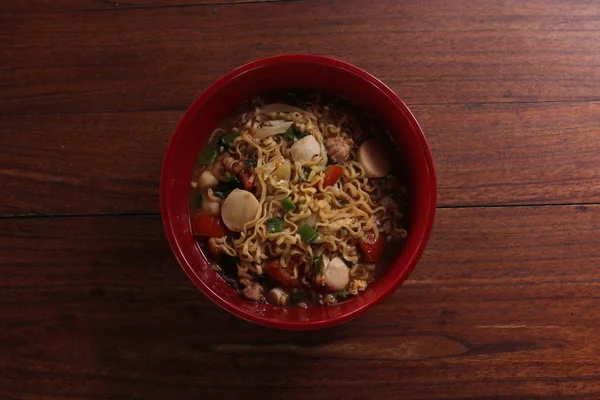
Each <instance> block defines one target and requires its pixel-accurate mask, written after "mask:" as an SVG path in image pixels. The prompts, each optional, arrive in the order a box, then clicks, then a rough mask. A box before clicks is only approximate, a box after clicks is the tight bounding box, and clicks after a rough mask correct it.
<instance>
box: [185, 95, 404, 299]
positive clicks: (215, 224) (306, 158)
mask: <svg viewBox="0 0 600 400" xmlns="http://www.w3.org/2000/svg"><path fill="white" fill-rule="evenodd" d="M335 106H336V104H335V102H334V104H332V105H323V103H322V102H320V101H319V100H318V99H317V100H316V101H314V102H309V103H307V104H305V105H304V106H303V107H295V106H291V105H288V104H283V103H279V102H274V103H269V104H264V103H263V102H262V100H261V99H259V100H256V101H255V102H254V108H253V109H252V110H249V111H247V112H246V113H243V114H242V115H240V116H239V117H238V118H237V119H236V120H235V122H234V124H233V126H232V127H231V128H230V130H229V131H224V130H223V129H218V130H217V131H216V132H215V133H214V135H213V137H214V138H213V139H214V140H218V142H217V145H216V147H215V146H213V148H216V151H217V155H216V158H215V157H214V154H213V155H212V156H213V157H211V155H210V154H209V155H208V157H206V154H203V155H202V156H201V157H200V158H201V163H204V165H203V166H201V167H200V168H199V169H198V170H197V171H196V172H195V173H194V178H193V181H192V187H193V188H194V189H195V190H196V191H197V192H199V193H196V195H197V196H200V198H201V199H202V206H201V207H200V208H199V210H198V211H197V213H196V214H195V215H194V221H193V229H194V232H195V234H196V235H197V236H198V237H204V238H206V237H208V239H207V246H208V249H209V251H210V253H212V254H213V256H215V257H221V258H224V257H225V258H227V260H226V262H223V261H222V264H224V265H225V264H227V265H229V266H230V267H224V266H223V265H222V266H221V268H220V269H221V270H223V271H224V273H225V274H226V275H228V276H229V280H230V281H233V282H234V286H236V287H237V288H238V289H239V290H240V291H241V293H242V295H243V296H244V297H246V298H248V299H249V300H254V301H267V302H270V303H272V304H275V305H294V304H296V305H300V306H308V305H313V304H314V305H317V304H334V303H336V302H338V301H342V300H344V299H346V298H347V296H352V295H356V294H358V293H359V292H360V291H362V290H365V288H366V287H367V286H368V284H369V282H371V281H372V280H373V279H375V277H376V272H377V270H378V269H377V268H376V263H377V262H378V261H379V260H380V259H381V258H382V256H383V252H384V251H385V249H386V247H387V248H389V247H391V245H392V244H393V243H398V241H400V240H402V239H403V238H405V237H406V235H407V231H406V230H405V229H404V228H403V226H402V218H403V212H402V211H403V208H404V198H405V193H406V189H405V188H404V187H403V186H402V185H401V183H400V181H399V180H398V178H397V177H396V176H394V175H391V174H390V168H391V167H390V161H389V155H388V154H387V152H388V150H387V149H386V148H385V147H384V146H383V145H381V144H380V143H379V142H378V140H377V139H376V138H368V137H367V136H368V135H367V134H366V132H365V130H364V129H362V127H361V124H360V123H359V122H358V121H357V119H356V118H355V117H354V116H353V115H350V114H349V113H347V112H344V111H343V110H338V109H336V107H335ZM381 133H383V132H381ZM211 151H214V150H211ZM211 158H212V159H211ZM202 161H204V162H202ZM210 218H213V219H210ZM226 228H227V229H226ZM232 266H234V267H232Z"/></svg>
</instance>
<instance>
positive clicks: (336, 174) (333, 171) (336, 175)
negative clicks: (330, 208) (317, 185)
mask: <svg viewBox="0 0 600 400" xmlns="http://www.w3.org/2000/svg"><path fill="white" fill-rule="evenodd" d="M343 174H344V168H343V167H340V166H339V165H330V166H329V167H327V169H326V170H325V177H324V178H323V187H325V186H332V185H335V183H336V182H337V181H338V180H339V179H340V177H341V176H342V175H343Z"/></svg>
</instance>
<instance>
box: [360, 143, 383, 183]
mask: <svg viewBox="0 0 600 400" xmlns="http://www.w3.org/2000/svg"><path fill="white" fill-rule="evenodd" d="M357 158H358V162H359V163H360V165H362V167H363V168H364V170H365V173H366V174H367V177H369V178H383V177H384V176H386V175H387V174H388V173H389V172H390V169H391V164H390V159H389V157H388V153H387V151H386V149H385V148H384V147H383V146H381V145H380V144H379V143H378V142H377V140H376V139H370V140H367V141H366V142H364V143H363V144H361V145H360V148H359V149H358V156H357Z"/></svg>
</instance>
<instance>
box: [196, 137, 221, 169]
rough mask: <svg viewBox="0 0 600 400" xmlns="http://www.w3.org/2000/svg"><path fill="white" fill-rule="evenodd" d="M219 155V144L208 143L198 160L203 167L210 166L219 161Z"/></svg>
mask: <svg viewBox="0 0 600 400" xmlns="http://www.w3.org/2000/svg"><path fill="white" fill-rule="evenodd" d="M218 154H219V146H217V143H215V142H213V143H208V144H207V145H206V146H204V149H203V150H202V154H200V157H199V158H198V162H199V163H200V164H203V165H210V164H212V163H213V162H215V160H216V159H217V155H218Z"/></svg>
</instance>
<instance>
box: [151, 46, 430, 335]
mask: <svg viewBox="0 0 600 400" xmlns="http://www.w3.org/2000/svg"><path fill="white" fill-rule="evenodd" d="M283 89H310V90H316V91H323V92H328V93H332V94H337V95H340V96H342V97H345V98H346V99H348V100H350V101H351V102H352V103H355V104H356V105H358V106H361V107H362V108H364V109H365V110H367V111H369V112H370V113H372V115H373V116H375V117H376V118H377V119H378V120H379V121H380V122H381V123H382V124H383V125H384V126H385V127H386V128H387V129H388V131H389V133H390V135H391V137H392V140H394V141H395V142H396V145H397V146H398V148H399V149H400V153H401V160H398V162H399V163H401V165H400V168H402V169H404V170H405V171H406V174H407V179H408V190H409V199H410V200H409V212H408V220H409V222H408V232H409V233H408V237H407V239H406V241H405V243H404V244H403V245H402V248H401V249H399V251H398V255H397V257H396V258H394V259H393V261H392V262H390V264H389V265H388V266H387V268H386V269H385V272H384V273H383V274H382V275H381V276H380V277H379V278H378V279H377V280H375V281H374V282H373V283H371V284H370V285H369V286H368V287H367V290H365V291H364V292H362V293H360V294H359V295H358V296H356V297H355V298H353V299H352V300H350V301H346V302H343V303H340V304H338V305H334V306H319V307H309V308H307V309H304V308H299V307H288V308H284V307H275V306H272V305H269V304H257V303H254V302H251V301H248V300H245V299H243V298H242V297H240V295H239V294H238V293H237V292H236V291H235V290H234V289H233V288H231V287H230V286H229V285H228V284H227V283H226V282H225V281H224V280H223V279H222V278H221V277H220V276H219V274H218V273H217V272H215V271H213V269H212V268H211V267H210V264H209V263H208V261H207V259H206V257H205V256H204V254H203V253H202V250H201V249H200V246H199V245H198V243H197V242H196V240H195V239H194V237H193V236H192V232H191V225H190V211H189V198H190V180H191V176H192V172H193V168H194V163H195V161H196V158H197V156H198V154H199V152H200V150H201V149H202V147H203V146H204V144H205V143H206V141H207V140H208V138H209V136H210V134H211V132H212V131H213V130H214V129H215V128H216V127H217V126H218V125H219V123H220V122H221V120H223V119H224V118H225V117H226V116H227V115H228V114H229V113H230V112H232V111H233V110H234V109H235V108H236V107H237V106H238V105H240V104H241V103H242V102H243V101H245V100H248V99H251V98H254V97H256V96H259V95H261V94H264V93H267V92H272V91H276V90H283ZM436 190H437V189H436V178H435V169H434V164H433V159H432V156H431V152H430V150H429V147H428V145H427V141H426V140H425V136H424V135H423V131H422V129H421V127H420V126H419V124H418V123H417V121H416V120H415V118H414V116H413V115H412V114H411V112H410V111H409V109H408V108H407V107H406V105H405V104H404V103H403V102H402V101H401V100H400V98H398V96H397V95H396V94H395V93H394V92H393V91H392V90H391V89H390V88H388V87H387V86H386V85H384V84H383V83H382V82H381V81H379V80H378V79H377V78H375V77H374V76H372V75H370V74H369V73H367V72H365V71H363V70H361V69H360V68H357V67H355V66H353V65H351V64H348V63H345V62H342V61H339V60H334V59H331V58H326V57H319V56H313V55H282V56H275V57H269V58H265V59H261V60H258V61H254V62H251V63H249V64H246V65H243V66H241V67H239V68H237V69H235V70H233V71H231V72H230V73H228V74H226V75H225V76H223V77H222V78H220V79H219V80H217V81H216V82H215V83H213V84H212V85H211V86H210V87H209V88H208V89H206V91H204V93H202V94H201V95H200V97H198V98H197V99H196V101H194V103H193V104H192V105H191V107H190V108H189V109H188V110H187V111H186V112H185V114H184V116H183V118H182V119H181V121H180V122H179V124H178V125H177V128H176V129H175V132H174V134H173V137H172V139H171V142H170V143H169V146H168V148H167V152H166V155H165V159H164V164H163V169H162V176H161V182H160V203H161V213H162V220H163V224H164V228H165V232H166V235H167V238H168V240H169V243H170V245H171V248H172V249H173V253H174V254H175V256H176V258H177V260H178V261H179V263H180V264H181V266H182V267H183V270H184V271H185V272H186V274H187V275H188V276H189V277H190V279H191V280H192V281H193V282H194V283H195V284H196V286H197V287H198V288H199V289H200V290H201V291H202V292H203V293H204V294H205V295H206V296H208V297H209V298H210V299H211V300H212V301H214V302H215V303H217V304H218V305H219V306H221V307H223V308H224V309H226V310H227V311H229V312H231V313H232V314H234V315H236V316H238V317H240V318H243V319H245V320H248V321H251V322H254V323H257V324H260V325H265V326H269V327H274V328H280V329H295V330H302V329H316V328H324V327H330V326H334V325H338V324H341V323H343V322H346V321H348V320H350V319H352V318H355V317H357V316H359V315H361V314H364V313H365V312H366V311H367V310H369V309H371V308H372V307H373V306H375V305H376V304H378V303H380V302H381V301H382V300H384V299H385V298H386V297H388V296H389V295H391V294H392V293H393V292H394V290H395V289H397V288H398V287H399V286H400V285H401V284H402V282H404V280H406V278H407V277H408V276H409V274H410V273H411V271H412V270H413V269H414V267H415V265H416V264H417V262H418V260H419V258H420V256H421V254H422V253H423V251H424V249H425V246H426V244H427V240H428V239H429V235H430V233H431V229H432V226H433V220H434V216H435V210H436V196H437V194H436Z"/></svg>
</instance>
